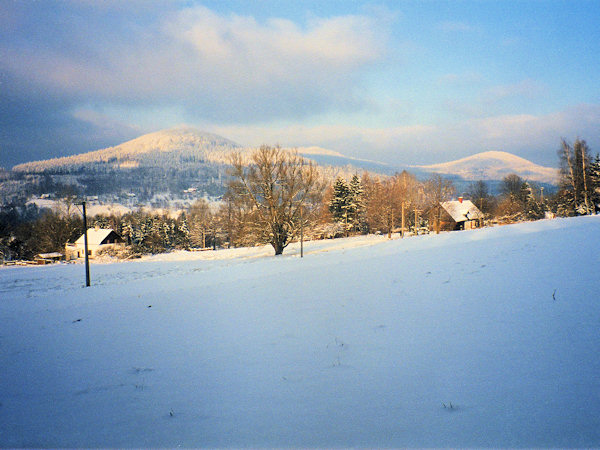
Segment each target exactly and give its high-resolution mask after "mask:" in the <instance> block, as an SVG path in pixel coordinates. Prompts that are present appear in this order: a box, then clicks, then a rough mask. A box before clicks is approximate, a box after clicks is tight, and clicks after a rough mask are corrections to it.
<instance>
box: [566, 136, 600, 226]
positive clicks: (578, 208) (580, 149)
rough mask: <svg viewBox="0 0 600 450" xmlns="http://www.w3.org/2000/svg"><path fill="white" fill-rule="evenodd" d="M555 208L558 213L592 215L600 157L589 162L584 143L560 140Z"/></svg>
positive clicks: (599, 195) (598, 197) (599, 192)
mask: <svg viewBox="0 0 600 450" xmlns="http://www.w3.org/2000/svg"><path fill="white" fill-rule="evenodd" d="M558 156H559V162H560V178H559V188H560V190H559V193H558V201H557V210H558V212H559V214H560V215H564V216H573V215H580V214H594V213H596V209H597V207H598V204H599V203H600V157H599V156H598V154H596V158H595V159H594V160H593V161H592V155H591V151H590V149H589V147H588V145H587V143H586V142H585V141H584V140H582V139H577V140H575V142H574V143H573V145H571V144H570V143H569V142H567V141H566V140H565V139H562V140H561V148H560V150H559V151H558Z"/></svg>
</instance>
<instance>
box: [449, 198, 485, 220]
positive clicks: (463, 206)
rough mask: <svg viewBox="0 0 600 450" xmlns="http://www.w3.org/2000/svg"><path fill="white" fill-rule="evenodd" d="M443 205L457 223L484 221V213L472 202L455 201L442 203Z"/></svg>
mask: <svg viewBox="0 0 600 450" xmlns="http://www.w3.org/2000/svg"><path fill="white" fill-rule="evenodd" d="M441 205H442V208H444V209H445V210H446V212H447V213H448V214H450V216H451V217H452V219H454V221H455V222H464V221H465V220H475V219H483V213H482V212H481V211H480V210H479V208H477V206H475V205H474V204H473V202H472V201H471V200H463V201H462V202H460V201H458V200H453V201H451V202H442V203H441Z"/></svg>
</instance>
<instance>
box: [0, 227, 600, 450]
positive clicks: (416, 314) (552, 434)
mask: <svg viewBox="0 0 600 450" xmlns="http://www.w3.org/2000/svg"><path fill="white" fill-rule="evenodd" d="M305 250H306V253H305V258H303V259H301V258H299V257H298V254H299V250H298V247H297V246H296V247H291V248H289V249H286V252H285V253H284V255H283V256H282V257H273V256H270V255H272V250H271V249H269V248H255V249H237V250H222V251H217V252H197V253H192V254H188V253H183V252H182V253H174V254H169V255H159V256H155V257H151V258H147V259H145V260H143V261H134V262H125V263H114V264H92V267H91V274H92V284H93V285H92V287H90V288H82V285H83V284H84V271H83V266H82V265H56V266H45V267H9V268H4V269H1V270H0V323H1V324H2V326H1V328H0V446H1V447H99V446H101V447H176V446H182V447H556V448H558V447H561V448H564V447H600V375H599V374H600V357H599V355H600V296H599V293H600V277H598V272H599V269H600V256H599V254H600V217H582V218H575V219H556V220H551V221H539V222H534V223H524V224H519V225H512V226H506V227H499V228H490V229H483V230H474V231H466V232H456V233H447V234H441V235H439V236H435V235H430V236H421V237H413V238H407V239H404V240H400V239H397V240H392V241H388V240H387V239H385V238H384V237H367V238H355V239H353V238H350V239H340V240H332V241H321V242H314V243H307V244H306V249H305Z"/></svg>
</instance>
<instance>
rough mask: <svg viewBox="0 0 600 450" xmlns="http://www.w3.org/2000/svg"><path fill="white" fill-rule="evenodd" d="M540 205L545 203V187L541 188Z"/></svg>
mask: <svg viewBox="0 0 600 450" xmlns="http://www.w3.org/2000/svg"><path fill="white" fill-rule="evenodd" d="M540 191H541V193H540V197H541V198H540V203H544V186H542V187H540Z"/></svg>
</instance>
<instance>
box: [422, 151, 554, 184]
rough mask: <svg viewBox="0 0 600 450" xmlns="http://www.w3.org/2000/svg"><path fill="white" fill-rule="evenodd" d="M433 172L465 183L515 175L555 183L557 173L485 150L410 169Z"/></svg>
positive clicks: (507, 154)
mask: <svg viewBox="0 0 600 450" xmlns="http://www.w3.org/2000/svg"><path fill="white" fill-rule="evenodd" d="M413 167H417V168H419V169H424V170H428V171H431V172H435V173H443V174H450V175H458V176H460V177H462V178H464V179H465V180H473V181H475V180H501V179H502V178H504V177H505V176H506V175H509V174H511V173H515V174H517V175H519V176H520V177H522V178H524V179H526V180H528V181H538V182H542V183H549V184H556V182H557V177H558V172H557V170H556V169H554V168H552V167H544V166H540V165H538V164H535V163H533V162H531V161H529V160H527V159H525V158H521V157H519V156H516V155H513V154H512V153H508V152H501V151H488V152H483V153H478V154H476V155H472V156H468V157H466V158H462V159H458V160H455V161H450V162H446V163H441V164H431V165H421V166H413Z"/></svg>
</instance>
